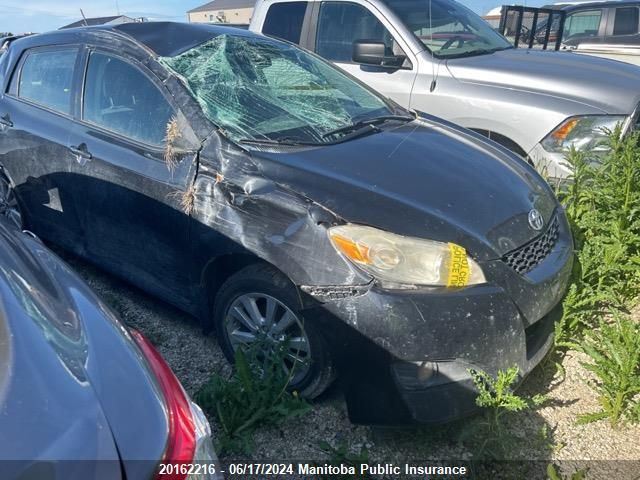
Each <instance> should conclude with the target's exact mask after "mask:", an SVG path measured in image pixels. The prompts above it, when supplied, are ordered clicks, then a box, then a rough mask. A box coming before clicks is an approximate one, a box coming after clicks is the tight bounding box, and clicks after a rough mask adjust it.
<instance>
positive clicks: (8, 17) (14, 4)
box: [0, 0, 543, 33]
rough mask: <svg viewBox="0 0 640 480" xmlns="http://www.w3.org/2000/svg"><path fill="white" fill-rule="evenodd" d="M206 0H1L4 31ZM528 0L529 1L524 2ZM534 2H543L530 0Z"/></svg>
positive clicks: (484, 4) (479, 6) (479, 8)
mask: <svg viewBox="0 0 640 480" xmlns="http://www.w3.org/2000/svg"><path fill="white" fill-rule="evenodd" d="M460 2H461V3H463V4H464V5H466V6H467V7H469V8H471V9H472V10H474V11H475V12H476V13H480V14H484V13H486V12H487V11H489V10H490V9H491V8H493V7H497V6H499V5H502V3H519V2H518V1H514V0H511V1H508V0H504V1H502V0H460ZM204 3H207V2H206V0H91V1H86V0H84V1H83V0H0V32H13V33H22V32H45V31H47V30H55V29H57V28H59V27H61V26H63V25H67V24H69V23H71V22H74V21H76V20H80V19H81V18H82V17H81V15H80V9H81V8H82V11H83V12H84V14H85V16H87V17H103V16H109V15H116V14H118V13H120V14H122V15H128V16H130V17H147V18H148V19H149V20H165V21H177V22H179V21H186V20H187V14H186V12H187V10H190V9H192V8H195V7H198V6H200V5H202V4H204ZM522 3H525V2H522ZM526 3H529V4H531V5H536V4H538V5H539V4H542V3H543V2H542V1H538V2H537V3H536V0H533V1H532V0H529V2H526Z"/></svg>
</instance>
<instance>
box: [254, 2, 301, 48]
mask: <svg viewBox="0 0 640 480" xmlns="http://www.w3.org/2000/svg"><path fill="white" fill-rule="evenodd" d="M306 11H307V2H285V3H276V4H274V5H271V7H269V10H268V11H267V17H266V18H265V20H264V25H263V26H262V33H264V34H265V35H271V36H274V37H278V38H282V39H284V40H288V41H290V42H293V43H300V33H301V32H302V22H303V21H304V14H305V12H306Z"/></svg>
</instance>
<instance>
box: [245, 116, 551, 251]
mask: <svg viewBox="0 0 640 480" xmlns="http://www.w3.org/2000/svg"><path fill="white" fill-rule="evenodd" d="M253 154H254V155H255V156H256V157H259V158H261V159H262V161H261V162H259V163H260V165H261V168H262V169H263V174H264V175H266V176H267V177H269V178H271V179H272V180H274V181H276V182H279V183H281V184H283V185H285V186H286V187H288V188H290V189H292V190H295V191H297V192H299V193H302V194H304V195H305V196H307V197H308V198H310V199H311V200H313V201H315V202H317V203H319V204H321V205H323V206H325V207H326V208H328V209H330V210H332V211H333V212H334V213H335V214H337V215H339V216H340V217H342V218H343V219H344V220H345V221H347V222H351V223H359V224H366V225H371V226H375V227H378V228H381V229H384V230H388V231H392V232H394V233H397V234H401V235H411V236H416V237H421V238H428V239H432V240H438V241H445V242H455V243H458V244H459V245H462V246H464V247H465V248H467V250H468V251H470V252H471V253H472V254H473V255H474V256H475V257H476V258H479V259H490V258H497V257H499V256H502V255H503V254H504V253H506V252H508V251H510V250H513V249H514V248H517V247H519V246H520V245H522V244H524V243H526V242H527V241H529V240H531V239H532V238H534V237H535V236H537V235H538V234H539V233H540V232H539V231H536V230H533V229H532V228H531V227H530V226H529V225H528V219H527V218H528V214H529V212H530V211H531V209H533V208H536V209H537V210H539V211H540V213H542V215H543V217H544V219H545V222H548V221H549V220H550V217H551V216H552V214H553V211H554V209H555V207H556V201H555V198H554V197H553V194H552V193H551V191H550V189H549V187H548V186H547V185H546V184H545V183H544V181H543V180H542V179H541V177H540V176H539V175H538V174H537V173H536V172H535V171H534V170H533V169H532V168H531V167H529V166H528V165H527V164H526V163H524V162H523V161H522V160H520V159H517V158H516V157H515V156H514V155H512V154H510V153H508V152H507V151H506V150H504V149H503V148H501V147H498V146H497V145H496V144H494V143H493V142H490V141H489V140H486V139H484V138H483V137H480V136H479V135H476V134H474V133H472V132H470V131H468V130H465V129H461V128H460V127H457V126H454V125H452V124H449V123H446V122H443V121H440V120H436V119H433V118H429V119H422V120H419V121H414V122H410V123H408V124H405V125H402V126H401V127H398V128H394V129H388V130H384V131H382V132H380V133H376V134H372V135H369V136H367V137H361V138H358V139H355V140H351V141H348V142H344V143H340V144H336V145H332V146H326V147H323V148H311V149H307V150H302V151H297V152H294V153H268V152H254V153H253Z"/></svg>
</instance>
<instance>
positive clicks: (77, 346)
mask: <svg viewBox="0 0 640 480" xmlns="http://www.w3.org/2000/svg"><path fill="white" fill-rule="evenodd" d="M0 299H1V300H0V360H2V363H1V364H0V445H2V446H3V448H2V449H0V459H13V460H20V459H21V460H26V461H27V462H26V463H22V462H20V463H16V464H10V466H12V468H15V469H21V468H26V467H29V466H28V461H33V460H56V459H62V460H64V459H67V460H112V461H111V462H100V463H99V464H97V466H98V467H100V468H104V469H105V470H106V471H105V472H103V473H104V476H98V478H120V475H121V472H122V467H123V466H124V471H125V473H126V476H127V477H128V478H150V477H151V476H152V474H153V471H154V469H155V464H154V463H153V462H140V461H136V462H127V460H149V461H155V462H157V460H158V459H160V458H161V456H162V453H163V451H164V447H165V444H166V437H167V423H166V422H167V419H166V412H165V406H164V401H163V400H162V397H161V394H160V393H159V390H158V387H157V386H156V384H155V380H154V377H153V376H152V374H151V373H150V371H149V367H148V366H147V365H146V363H145V362H144V360H143V359H142V356H141V355H142V354H141V353H140V351H139V350H138V349H137V347H135V345H134V344H133V341H132V340H131V338H130V337H129V336H128V334H127V333H126V330H125V329H124V327H123V326H122V324H121V323H120V322H119V321H118V320H117V319H115V318H114V316H113V314H112V313H110V312H109V311H108V309H106V307H105V306H104V305H103V304H102V302H101V301H100V300H99V299H97V298H96V297H95V295H94V294H93V293H92V292H91V291H90V290H89V288H88V287H87V286H86V285H85V284H84V283H83V282H82V281H81V280H80V279H79V278H78V277H77V276H76V275H75V274H74V273H73V272H72V271H71V270H70V269H69V267H67V266H66V264H64V263H63V262H62V261H60V260H59V259H58V258H57V257H56V256H55V255H54V254H52V253H51V252H50V251H49V250H48V249H47V248H46V247H45V246H44V245H43V244H42V243H41V242H40V241H39V240H37V239H35V238H32V237H30V236H27V235H26V234H24V233H22V232H20V231H18V230H16V229H14V228H13V227H11V226H9V225H8V224H7V222H6V221H4V220H0ZM123 405H126V408H122V406H123ZM141 438H143V439H144V441H140V439H141ZM121 460H122V461H124V464H123V465H121V464H120V461H121ZM5 464H7V462H5ZM7 465H9V464H7ZM81 467H82V468H89V469H91V468H94V469H95V468H96V465H95V464H92V463H90V462H86V463H78V462H61V463H59V464H55V465H54V464H51V465H48V464H42V463H38V464H34V465H32V466H30V467H29V468H32V469H38V470H37V475H36V476H34V477H33V478H36V477H37V478H43V479H44V478H72V477H73V478H75V477H77V476H78V475H75V473H77V472H75V473H74V475H70V474H68V473H69V470H65V469H71V468H81ZM40 469H42V470H40ZM111 470H113V471H112V472H111ZM56 472H57V473H56ZM64 472H67V474H65V473H64ZM5 473H6V472H5ZM13 473H17V472H13ZM85 473H86V472H85ZM54 474H55V475H57V476H54ZM2 476H3V478H12V477H11V476H6V475H4V474H3V475H2ZM79 476H84V477H86V478H89V477H91V478H94V475H79Z"/></svg>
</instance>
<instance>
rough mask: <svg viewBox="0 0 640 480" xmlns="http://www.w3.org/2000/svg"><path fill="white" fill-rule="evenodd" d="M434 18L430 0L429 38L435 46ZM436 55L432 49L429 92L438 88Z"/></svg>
mask: <svg viewBox="0 0 640 480" xmlns="http://www.w3.org/2000/svg"><path fill="white" fill-rule="evenodd" d="M432 21H433V19H432V18H431V0H429V37H430V38H429V39H430V41H431V42H430V45H431V47H432V48H433V23H432ZM435 58H436V57H435V55H434V54H433V51H431V60H432V61H431V86H430V87H429V93H431V92H433V91H434V90H435V89H436V83H437V82H436V67H435V65H434V64H433V60H435ZM438 72H440V63H438Z"/></svg>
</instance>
